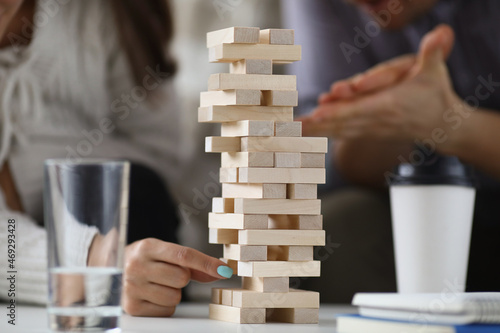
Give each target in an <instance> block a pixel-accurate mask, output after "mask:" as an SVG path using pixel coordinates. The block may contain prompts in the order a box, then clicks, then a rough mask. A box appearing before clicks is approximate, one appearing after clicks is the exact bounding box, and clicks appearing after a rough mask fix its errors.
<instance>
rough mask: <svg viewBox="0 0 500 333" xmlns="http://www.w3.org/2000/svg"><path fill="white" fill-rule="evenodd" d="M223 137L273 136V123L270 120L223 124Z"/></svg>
mask: <svg viewBox="0 0 500 333" xmlns="http://www.w3.org/2000/svg"><path fill="white" fill-rule="evenodd" d="M221 135H222V136H223V137H226V136H228V137H240V136H273V135H274V121H272V120H240V121H235V122H230V123H223V124H222V126H221Z"/></svg>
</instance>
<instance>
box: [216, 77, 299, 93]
mask: <svg viewBox="0 0 500 333" xmlns="http://www.w3.org/2000/svg"><path fill="white" fill-rule="evenodd" d="M228 89H230V90H233V89H250V90H259V89H260V90H296V89H297V79H296V77H295V75H258V74H230V73H218V74H212V75H210V77H209V78H208V90H228Z"/></svg>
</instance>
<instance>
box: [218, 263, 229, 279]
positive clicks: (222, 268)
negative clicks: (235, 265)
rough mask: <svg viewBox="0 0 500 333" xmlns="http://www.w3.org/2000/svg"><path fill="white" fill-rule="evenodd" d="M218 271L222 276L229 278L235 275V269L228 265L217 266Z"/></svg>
mask: <svg viewBox="0 0 500 333" xmlns="http://www.w3.org/2000/svg"><path fill="white" fill-rule="evenodd" d="M217 273H218V274H219V275H220V276H222V277H225V278H228V279H229V278H230V277H231V276H233V270H232V269H231V267H227V266H219V267H217Z"/></svg>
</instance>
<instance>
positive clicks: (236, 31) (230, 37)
mask: <svg viewBox="0 0 500 333" xmlns="http://www.w3.org/2000/svg"><path fill="white" fill-rule="evenodd" d="M259 40H260V29H259V28H253V27H248V28H247V27H231V28H226V29H220V30H216V31H211V32H209V33H207V47H214V46H216V45H219V44H223V43H228V44H232V43H251V44H257V43H259Z"/></svg>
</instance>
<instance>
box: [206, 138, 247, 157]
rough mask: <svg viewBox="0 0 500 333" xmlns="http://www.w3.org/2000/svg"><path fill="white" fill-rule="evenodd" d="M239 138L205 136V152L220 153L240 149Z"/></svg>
mask: <svg viewBox="0 0 500 333" xmlns="http://www.w3.org/2000/svg"><path fill="white" fill-rule="evenodd" d="M240 142H241V140H240V138H232V137H222V136H207V137H206V138H205V152H207V153H222V152H238V151H240V147H241V145H240Z"/></svg>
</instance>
